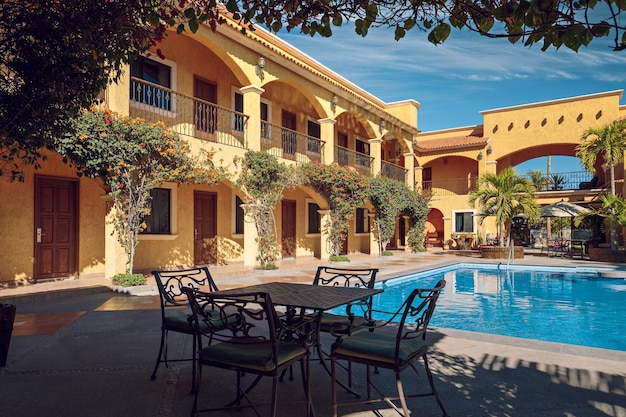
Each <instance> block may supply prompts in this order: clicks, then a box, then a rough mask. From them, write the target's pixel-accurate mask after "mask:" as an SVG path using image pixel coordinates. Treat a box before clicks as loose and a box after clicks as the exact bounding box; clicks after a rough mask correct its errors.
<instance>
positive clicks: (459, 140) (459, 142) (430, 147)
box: [415, 136, 489, 151]
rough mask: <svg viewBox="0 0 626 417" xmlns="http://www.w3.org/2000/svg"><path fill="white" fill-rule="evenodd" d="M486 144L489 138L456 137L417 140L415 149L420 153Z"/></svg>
mask: <svg viewBox="0 0 626 417" xmlns="http://www.w3.org/2000/svg"><path fill="white" fill-rule="evenodd" d="M487 142H489V138H486V137H484V136H456V137H450V138H440V139H430V140H419V138H418V140H417V145H416V146H415V148H416V149H417V150H420V151H434V150H439V149H454V148H467V147H474V146H480V145H486V144H487Z"/></svg>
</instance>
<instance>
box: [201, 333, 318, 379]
mask: <svg viewBox="0 0 626 417" xmlns="http://www.w3.org/2000/svg"><path fill="white" fill-rule="evenodd" d="M232 340H233V342H234V343H229V342H222V343H215V344H213V345H210V346H207V347H205V348H203V349H202V350H201V351H200V355H199V360H200V363H203V362H204V363H207V362H209V363H219V364H222V365H226V366H229V367H232V368H238V369H248V370H257V371H261V372H268V371H271V370H273V369H275V368H276V365H278V366H280V365H282V364H284V363H286V362H288V361H290V360H292V359H295V358H298V357H299V356H302V355H304V354H305V353H306V349H305V348H304V347H302V346H300V345H298V344H296V343H289V342H278V363H277V364H275V363H274V362H273V357H272V342H270V341H259V340H258V339H254V338H250V341H249V343H246V342H245V341H244V340H242V339H237V340H236V341H235V339H232Z"/></svg>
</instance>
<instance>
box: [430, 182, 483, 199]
mask: <svg viewBox="0 0 626 417" xmlns="http://www.w3.org/2000/svg"><path fill="white" fill-rule="evenodd" d="M477 185H478V179H477V178H476V177H470V178H455V179H451V180H439V181H422V190H424V191H430V192H431V193H432V195H433V196H438V197H442V196H449V195H466V194H469V193H470V191H472V190H474V189H476V186H477Z"/></svg>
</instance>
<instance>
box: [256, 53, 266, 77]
mask: <svg viewBox="0 0 626 417" xmlns="http://www.w3.org/2000/svg"><path fill="white" fill-rule="evenodd" d="M264 69H265V58H263V57H262V56H261V57H259V60H258V61H257V64H256V75H257V76H258V77H259V78H260V79H261V81H263V78H264V77H265V72H264Z"/></svg>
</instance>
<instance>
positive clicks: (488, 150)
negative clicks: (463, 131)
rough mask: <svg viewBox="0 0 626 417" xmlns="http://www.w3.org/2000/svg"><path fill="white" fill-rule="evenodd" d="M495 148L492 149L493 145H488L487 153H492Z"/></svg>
mask: <svg viewBox="0 0 626 417" xmlns="http://www.w3.org/2000/svg"><path fill="white" fill-rule="evenodd" d="M492 152H493V149H491V145H489V146H487V155H491V153H492Z"/></svg>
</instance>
